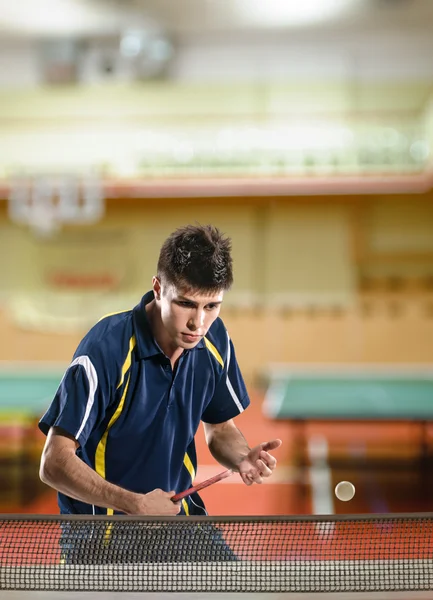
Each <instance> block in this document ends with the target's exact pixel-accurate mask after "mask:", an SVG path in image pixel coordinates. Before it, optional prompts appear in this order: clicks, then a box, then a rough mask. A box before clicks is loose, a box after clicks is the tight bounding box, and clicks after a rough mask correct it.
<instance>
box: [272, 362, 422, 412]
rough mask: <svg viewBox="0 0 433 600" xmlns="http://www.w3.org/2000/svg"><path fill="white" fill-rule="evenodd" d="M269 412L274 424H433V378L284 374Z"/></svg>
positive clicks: (276, 381) (276, 379)
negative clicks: (325, 421) (287, 421)
mask: <svg viewBox="0 0 433 600" xmlns="http://www.w3.org/2000/svg"><path fill="white" fill-rule="evenodd" d="M263 409H264V412H265V414H266V415H267V416H269V417H271V418H274V419H311V420H313V419H329V420H338V419H342V420H344V419H347V420H353V419H359V420H363V419H364V420H378V419H383V420H387V419H388V420H430V419H433V371H432V373H431V375H430V374H422V375H421V374H412V375H411V374H406V375H405V374H395V375H389V374H387V375H377V374H375V373H371V374H368V373H363V374H362V375H360V374H347V373H345V374H340V375H339V374H316V373H308V374H307V373H289V372H287V373H285V374H282V373H279V374H278V375H275V376H273V377H271V378H270V382H269V387H268V389H267V392H266V396H265V401H264V406H263Z"/></svg>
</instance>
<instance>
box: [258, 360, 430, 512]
mask: <svg viewBox="0 0 433 600" xmlns="http://www.w3.org/2000/svg"><path fill="white" fill-rule="evenodd" d="M265 376H266V380H267V391H266V394H265V399H264V403H263V412H264V414H265V415H266V416H267V417H269V418H271V419H277V420H284V421H287V422H288V423H290V425H291V427H292V434H293V436H294V439H295V450H296V452H295V456H294V463H295V466H296V467H298V469H299V470H300V471H302V470H305V468H306V467H307V466H308V465H309V464H311V460H313V461H314V456H313V459H311V456H309V453H310V454H311V452H309V448H308V439H307V434H306V425H307V424H308V423H310V424H311V423H313V422H320V423H321V424H327V423H328V424H329V423H335V422H337V423H340V424H341V425H342V426H344V424H351V426H352V427H353V426H354V425H356V424H359V423H369V424H371V425H374V424H377V423H382V424H383V423H385V422H389V423H396V422H411V423H416V424H417V425H419V427H420V430H421V435H420V449H419V466H420V470H421V472H422V473H423V477H427V476H428V473H429V444H428V426H429V424H430V423H431V422H432V421H433V367H413V366H407V365H404V366H383V365H358V366H357V365H352V366H347V365H346V366H342V365H328V366H326V365H320V366H317V365H312V366H308V365H306V366H299V365H274V366H271V367H270V368H269V369H268V370H267V372H266V373H265ZM323 446H326V441H325V443H324V444H323ZM322 449H323V447H322ZM319 453H320V449H319ZM312 454H313V455H314V449H313V452H312ZM324 458H325V460H322V466H324V463H325V461H326V458H327V457H326V448H325V457H324ZM352 460H353V457H349V461H352ZM354 462H355V461H353V463H354ZM325 471H326V470H324V469H322V475H323V473H325ZM319 473H320V470H317V469H316V474H319ZM318 476H319V475H318ZM325 477H326V473H325ZM328 487H329V473H328ZM332 497H333V494H332V492H331V493H328V502H327V503H326V502H325V510H318V511H314V512H319V513H321V512H333V506H332ZM322 506H323V504H322Z"/></svg>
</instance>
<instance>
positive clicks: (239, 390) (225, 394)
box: [202, 334, 250, 423]
mask: <svg viewBox="0 0 433 600" xmlns="http://www.w3.org/2000/svg"><path fill="white" fill-rule="evenodd" d="M227 338H228V346H227V358H226V361H225V364H224V367H223V372H222V376H221V378H220V380H219V381H218V384H217V386H216V388H215V393H214V395H213V397H212V399H211V401H210V402H209V404H208V405H207V407H206V409H205V410H204V412H203V414H202V420H203V421H204V422H205V423H224V421H228V420H229V419H233V418H234V417H236V416H237V415H239V414H240V413H241V412H243V411H244V410H245V409H246V408H247V407H248V405H249V404H250V399H249V397H248V392H247V389H246V386H245V382H244V380H243V377H242V373H241V371H240V368H239V365H238V363H237V360H236V355H235V349H234V346H233V343H232V341H231V339H230V337H229V335H228V334H227Z"/></svg>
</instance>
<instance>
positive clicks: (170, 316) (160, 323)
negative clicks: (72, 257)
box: [39, 225, 281, 515]
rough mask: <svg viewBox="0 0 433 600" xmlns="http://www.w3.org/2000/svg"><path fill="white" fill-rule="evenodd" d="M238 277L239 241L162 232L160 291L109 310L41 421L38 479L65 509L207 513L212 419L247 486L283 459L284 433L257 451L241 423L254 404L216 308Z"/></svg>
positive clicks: (206, 231)
mask: <svg viewBox="0 0 433 600" xmlns="http://www.w3.org/2000/svg"><path fill="white" fill-rule="evenodd" d="M232 282H233V275H232V258H231V242H230V240H229V239H228V238H226V237H224V236H223V235H222V234H221V233H220V232H219V231H218V229H216V228H215V227H213V226H191V225H188V226H186V227H183V228H181V229H178V230H177V231H175V232H174V233H173V234H171V235H170V236H169V237H168V238H167V240H166V241H165V242H164V244H163V246H162V248H161V252H160V256H159V260H158V266H157V275H156V276H155V277H153V281H152V284H153V289H152V291H151V292H149V293H147V294H146V295H145V296H144V297H143V298H142V300H141V302H140V304H139V305H138V306H136V307H135V308H134V309H133V310H128V311H125V312H121V313H116V314H112V315H108V316H106V317H105V318H102V319H101V320H100V321H99V322H98V323H97V324H96V325H95V326H94V327H93V328H92V329H91V330H90V331H89V332H88V333H87V335H86V336H85V337H84V339H83V340H82V341H81V343H80V344H79V346H78V348H77V350H76V352H75V355H74V357H73V360H72V362H71V364H70V365H69V367H68V369H67V371H66V373H65V375H64V377H63V380H62V382H61V383H60V386H59V389H58V391H57V393H56V396H55V398H54V400H53V402H52V403H51V405H50V407H49V408H48V410H47V412H46V413H45V415H44V416H43V417H42V419H41V421H40V424H39V426H40V429H41V430H42V431H43V432H44V433H45V434H46V435H47V440H46V443H45V447H44V450H43V454H42V460H41V468H40V477H41V479H42V481H44V482H45V483H47V484H48V485H50V486H52V487H53V488H55V489H56V490H58V499H59V507H60V512H61V513H64V514H73V513H75V514H109V515H110V514H115V513H120V514H122V513H124V514H128V515H175V514H178V513H182V514H186V515H191V514H195V515H205V514H206V510H205V508H204V504H203V502H202V500H201V499H200V497H199V495H198V494H193V495H191V496H190V497H188V498H187V499H183V500H182V502H181V503H175V502H173V501H172V500H171V498H172V497H173V495H174V494H175V493H177V492H181V491H183V490H185V489H187V488H188V487H190V486H191V482H192V481H193V480H194V477H195V473H196V470H197V459H196V452H195V446H194V435H195V433H196V431H197V428H198V426H199V424H200V421H203V422H204V427H205V435H206V440H207V443H208V445H209V448H210V451H211V453H212V454H213V456H214V457H215V459H216V460H217V461H218V462H220V463H221V464H222V465H224V466H225V467H227V468H231V469H233V470H234V471H238V472H239V474H240V476H241V478H242V480H243V482H244V483H245V484H246V485H251V484H252V483H261V482H262V480H263V478H264V477H269V476H270V475H271V473H272V471H273V470H274V469H275V466H276V460H275V458H274V457H273V456H272V454H271V453H270V452H269V451H271V450H273V449H275V448H278V447H279V445H280V444H281V441H280V440H272V441H271V442H267V443H265V444H260V445H258V446H255V447H254V448H252V449H250V448H249V446H248V445H247V442H246V441H245V439H244V437H243V436H242V434H241V432H240V431H239V430H238V429H237V427H236V425H235V424H234V422H233V419H234V417H236V415H238V414H239V413H241V412H242V411H243V410H244V409H245V408H246V407H247V406H248V404H249V398H248V394H247V391H246V389H245V384H244V381H243V379H242V375H241V373H240V370H239V367H238V365H237V362H236V357H235V352H234V347H233V344H232V342H231V340H230V338H229V336H228V333H227V331H226V329H225V327H224V325H223V322H222V321H221V320H220V319H219V318H218V315H219V312H220V308H221V303H222V301H223V296H224V292H225V291H226V290H228V289H229V288H230V286H231V284H232Z"/></svg>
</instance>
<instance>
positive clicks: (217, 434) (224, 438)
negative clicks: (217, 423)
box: [206, 422, 250, 471]
mask: <svg viewBox="0 0 433 600" xmlns="http://www.w3.org/2000/svg"><path fill="white" fill-rule="evenodd" d="M206 438H207V442H208V446H209V450H210V452H211V454H212V456H213V457H214V458H215V460H217V461H218V462H219V463H220V464H222V465H224V466H225V467H227V468H228V469H233V470H234V471H237V470H238V467H239V463H240V462H241V461H242V460H244V459H245V457H246V456H247V454H248V452H249V451H250V448H249V446H248V444H247V441H246V439H245V438H244V436H243V435H242V433H241V432H240V431H239V429H238V428H237V427H236V425H234V423H231V422H227V423H226V424H224V426H222V427H219V428H218V429H214V430H212V431H211V430H207V431H206Z"/></svg>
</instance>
